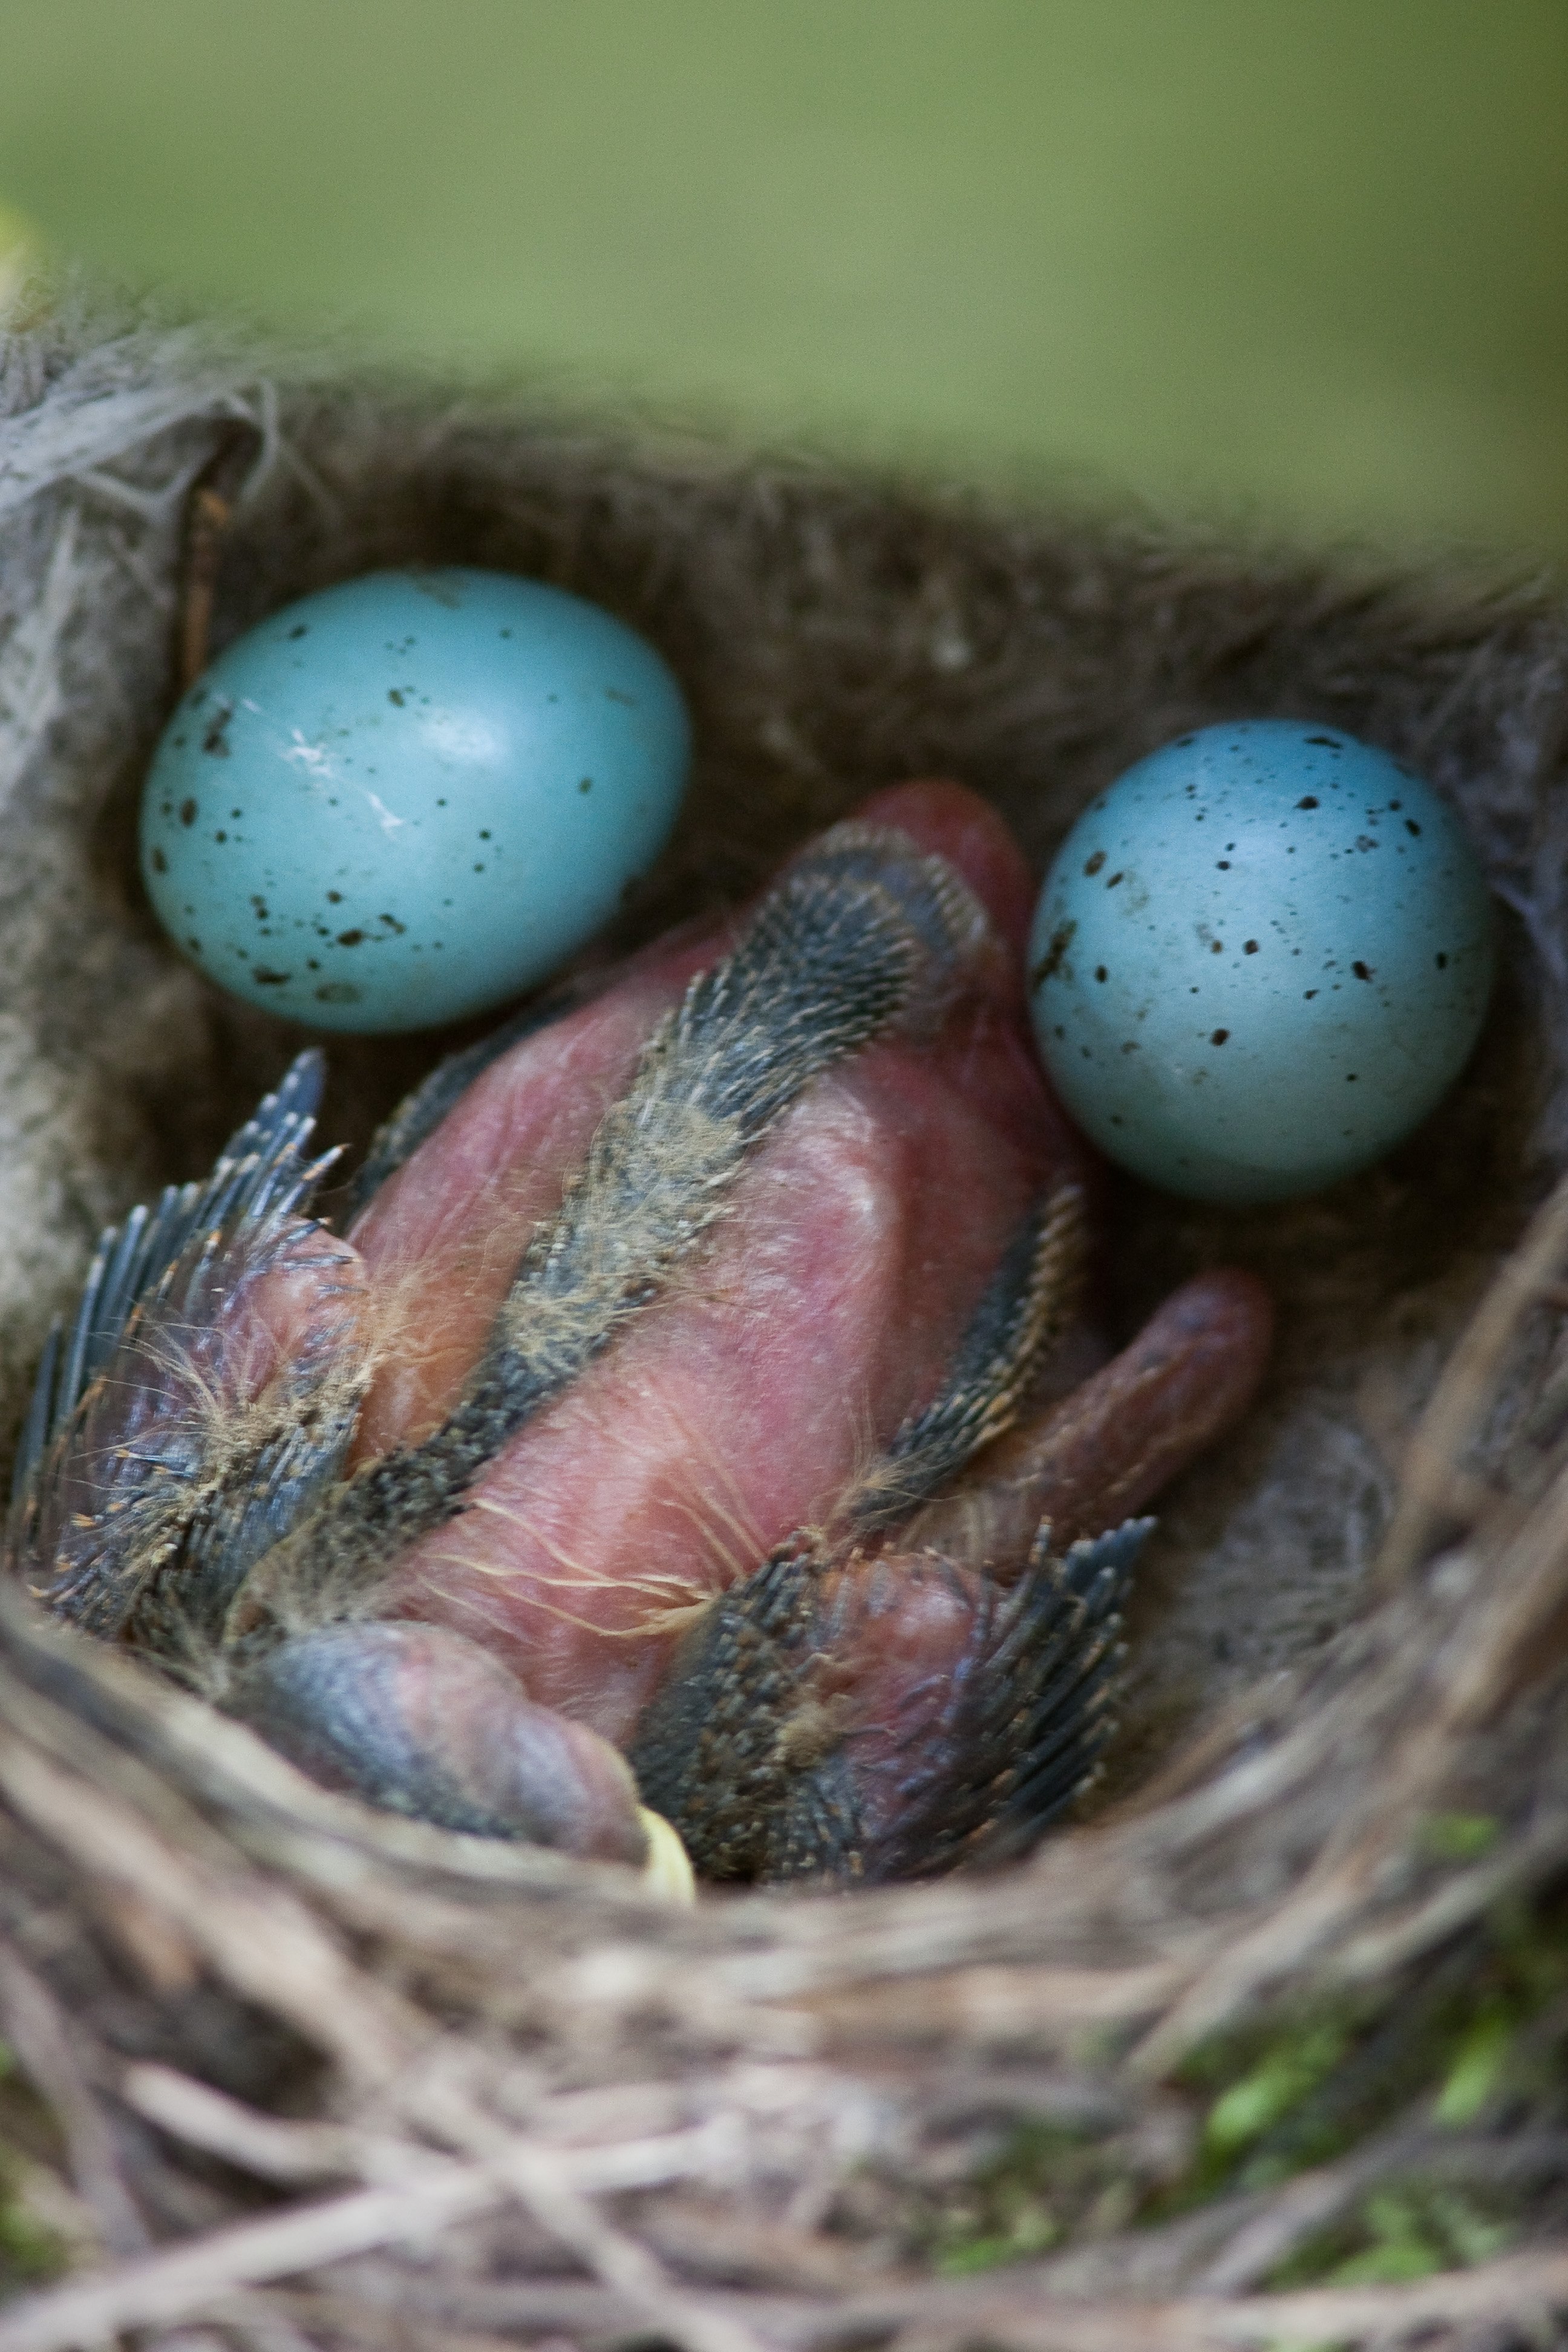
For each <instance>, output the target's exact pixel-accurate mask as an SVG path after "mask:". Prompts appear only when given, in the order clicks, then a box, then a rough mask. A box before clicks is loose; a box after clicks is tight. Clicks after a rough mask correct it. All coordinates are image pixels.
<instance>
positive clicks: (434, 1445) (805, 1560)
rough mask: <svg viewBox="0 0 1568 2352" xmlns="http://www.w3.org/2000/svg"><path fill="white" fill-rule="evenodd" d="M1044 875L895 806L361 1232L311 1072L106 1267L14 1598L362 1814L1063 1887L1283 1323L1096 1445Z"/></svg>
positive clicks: (1078, 1160)
mask: <svg viewBox="0 0 1568 2352" xmlns="http://www.w3.org/2000/svg"><path fill="white" fill-rule="evenodd" d="M1028 898H1029V881H1028V876H1027V872H1026V868H1025V867H1024V865H1023V861H1022V859H1021V857H1020V856H1019V855H1018V853H1017V851H1016V847H1015V846H1014V845H1013V844H1012V843H1011V842H1010V840H1009V839H1008V837H1007V836H1006V835H1005V829H1004V828H1003V827H1002V826H1001V824H1000V821H999V820H998V819H996V818H995V817H994V815H993V814H991V813H990V812H989V811H988V810H987V809H985V807H984V804H983V803H980V802H978V801H977V800H975V799H974V798H973V796H972V795H970V794H967V793H963V792H961V791H960V790H959V789H958V788H957V787H955V786H937V785H920V786H906V787H901V788H900V789H898V790H896V791H894V792H890V793H882V794H879V795H878V796H876V798H875V799H874V800H873V801H872V802H871V803H868V805H867V806H866V808H865V809H864V810H863V811H862V813H861V815H860V817H859V818H858V820H856V821H854V822H851V823H849V824H843V825H839V826H837V827H835V828H834V829H833V830H832V831H830V832H828V833H826V835H822V836H821V837H820V838H819V839H818V840H817V841H816V843H815V844H813V845H810V846H809V847H808V848H807V849H806V850H805V851H804V852H803V853H802V854H801V855H800V856H797V857H796V858H795V859H794V860H793V861H792V862H791V863H790V864H789V865H787V866H785V867H784V871H783V873H782V874H781V875H780V876H779V877H778V878H777V880H776V881H775V882H774V884H773V887H772V888H771V889H770V890H769V891H768V892H767V893H766V894H765V895H764V896H763V898H762V899H761V900H760V901H759V902H758V903H757V904H756V906H755V907H754V908H752V911H751V913H750V915H749V917H748V918H747V919H745V920H744V921H743V922H742V924H741V925H740V926H739V928H738V930H737V931H736V932H734V933H733V934H732V935H721V936H718V937H707V938H700V939H699V938H693V937H690V936H678V937H677V938H675V939H673V940H668V941H666V942H662V943H660V945H658V947H656V948H654V949H651V950H647V951H646V952H645V953H644V954H642V955H641V956H637V957H634V958H633V959H631V960H630V961H629V962H628V963H627V964H626V965H625V966H623V967H622V968H621V969H620V971H618V972H617V973H616V974H615V975H613V976H612V977H611V978H610V979H609V980H607V981H601V982H598V983H597V984H596V985H590V984H589V983H586V982H583V983H579V984H578V985H577V986H576V987H574V988H573V989H570V990H567V991H564V992H561V993H560V994H559V995H558V996H557V997H556V998H554V999H553V1000H551V1001H550V1002H548V1003H546V1005H545V1006H544V1007H543V1008H542V1009H540V1008H535V1009H534V1010H532V1011H531V1012H529V1013H525V1014H524V1015H522V1016H521V1017H520V1018H519V1019H517V1020H515V1021H514V1022H512V1023H511V1024H509V1025H508V1027H507V1028H506V1029H504V1030H503V1031H501V1032H500V1034H499V1035H498V1036H497V1037H496V1038H495V1039H493V1040H490V1041H489V1042H487V1043H486V1044H485V1045H481V1046H479V1047H477V1048H474V1049H472V1050H470V1052H468V1054H466V1055H459V1056H458V1057H456V1059H455V1060H453V1061H451V1062H448V1063H447V1064H445V1065H443V1066H441V1067H440V1068H439V1069H437V1071H436V1073H435V1074H434V1076H432V1077H431V1078H430V1079H429V1080H428V1081H427V1082H426V1085H425V1086H424V1087H421V1088H420V1089H419V1090H418V1092H417V1093H416V1095H415V1096H413V1097H411V1098H410V1099H409V1101H408V1102H407V1103H405V1105H404V1106H403V1108H401V1110H400V1111H399V1112H398V1113H397V1114H396V1115H395V1117H394V1118H393V1119H392V1121H391V1122H390V1123H389V1125H388V1127H387V1128H386V1129H384V1132H383V1134H382V1136H381V1137H380V1138H378V1139H377V1142H376V1144H375V1145H374V1147H373V1150H372V1152H371V1155H370V1158H369V1160H368V1161H367V1163H366V1166H365V1168H364V1169H363V1171H362V1172H361V1175H360V1177H359V1180H358V1181H357V1183H356V1185H355V1186H354V1188H353V1193H352V1196H351V1201H350V1205H349V1211H348V1214H347V1218H346V1220H345V1223H346V1230H345V1231H343V1232H342V1233H337V1232H334V1231H333V1230H332V1229H331V1227H330V1226H329V1225H328V1224H327V1223H324V1222H323V1221H321V1219H320V1218H319V1217H317V1216H315V1215H313V1214H312V1204H313V1203H314V1202H315V1200H316V1197H317V1195H318V1193H319V1192H321V1187H322V1185H323V1182H324V1180H325V1178H326V1177H327V1175H328V1172H329V1171H330V1170H331V1167H332V1166H333V1165H334V1163H335V1160H336V1155H335V1154H333V1153H328V1154H326V1155H325V1156H322V1157H315V1158H312V1157H311V1155H310V1134H311V1131H312V1127H313V1123H314V1118H315V1114H316V1109H317V1107H318V1103H319V1099H320V1095H321V1084H322V1077H323V1066H322V1063H321V1056H320V1055H318V1054H315V1053H308V1054H305V1055H301V1056H300V1059H299V1060H298V1061H297V1062H296V1063H295V1065H294V1066H293V1068H292V1069H291V1070H290V1071H289V1074H288V1076H287V1077H286V1078H285V1079H284V1081H283V1083H282V1085H281V1086H280V1087H279V1089H278V1091H277V1092H276V1094H274V1095H271V1096H268V1098H267V1100H266V1101H265V1102H264V1103H263V1104H262V1105H261V1107H260V1108H259V1109H258V1112H257V1114H256V1116H255V1118H253V1119H252V1120H251V1121H250V1122H249V1123H248V1124H247V1126H246V1127H245V1128H243V1129H241V1130H240V1131H239V1133H238V1134H237V1136H236V1137H235V1138H234V1139H233V1141H232V1142H231V1144H230V1145H229V1147H228V1149H227V1150H226V1152H225V1154H224V1156H223V1157H222V1159H221V1160H219V1162H218V1165H217V1167H216V1169H215V1170H214V1171H213V1174H212V1175H211V1177H210V1178H209V1179H208V1180H207V1181H206V1182H205V1184H191V1185H186V1186H184V1187H183V1188H175V1189H172V1190H171V1191H169V1192H166V1193H165V1194H164V1196H163V1200H162V1201H161V1202H159V1203H158V1205H157V1206H156V1207H155V1208H153V1209H150V1210H137V1211H135V1212H134V1213H132V1216H131V1217H130V1218H129V1219H128V1220H127V1221H126V1223H125V1224H124V1226H123V1227H121V1228H119V1229H117V1230H115V1231H111V1232H110V1234H106V1235H105V1237H104V1241H103V1243H102V1244H101V1246H100V1251H99V1253H98V1255H97V1258H96V1260H95V1262H94V1265H93V1267H92V1270H91V1273H90V1274H89V1278H88V1283H87V1286H86V1289H85V1292H84V1295H83V1297H82V1301H81V1304H80V1307H79V1311H78V1313H77V1315H76V1318H75V1319H74V1322H73V1323H72V1325H71V1327H70V1329H69V1331H68V1334H65V1333H62V1334H59V1335H57V1337H56V1338H55V1339H53V1340H51V1342H50V1345H49V1348H48V1349H47V1352H46V1355H45V1359H44V1361H43V1364H42V1366H41V1368H40V1370H39V1375H38V1380H37V1390H36V1392H35V1396H34V1401H33V1405H32V1409H31V1412H30V1414H29V1418H28V1422H27V1425H26V1431H25V1433H24V1435H23V1440H22V1444H21V1447H20V1451H19V1454H18V1459H17V1467H16V1491H15V1500H14V1504H13V1508H12V1514H11V1519H10V1524H9V1532H8V1539H7V1540H8V1549H9V1555H10V1560H11V1565H12V1567H13V1570H14V1571H15V1572H16V1573H18V1574H19V1575H21V1576H22V1577H23V1578H24V1579H25V1580H26V1583H27V1584H28V1585H29V1587H30V1588H31V1590H32V1591H33V1592H34V1593H35V1594H36V1595H37V1598H38V1599H39V1600H40V1601H41V1602H42V1603H43V1604H44V1605H45V1606H46V1607H47V1608H48V1609H49V1610H50V1611H52V1612H54V1613H55V1614H56V1615H58V1617H60V1618H62V1619H64V1620H65V1621H67V1622H69V1623H72V1624H74V1625H77V1626H79V1627H80V1628H82V1629H83V1630H84V1631H86V1632H88V1633H93V1634H96V1635H98V1636H100V1638H103V1639H106V1640H112V1641H117V1642H120V1643H124V1644H126V1645H127V1646H129V1647H130V1648H131V1649H132V1650H134V1651H136V1652H138V1653H140V1654H142V1655H143V1656H145V1657H147V1658H149V1659H151V1660H153V1662H155V1663H156V1664H158V1665H159V1666H161V1667H162V1668H163V1670H164V1671H166V1672H168V1673H170V1674H172V1675H176V1676H178V1677H179V1678H181V1679H183V1680H184V1681H185V1682H186V1683H188V1684H189V1685H192V1686H193V1687H195V1688H196V1689H197V1690H199V1691H201V1692H203V1693H204V1694H205V1695H206V1696H208V1697H209V1698H210V1699H211V1700H212V1701H213V1702H214V1703H215V1704H216V1705H217V1706H221V1707H222V1708H224V1709H225V1710H226V1711H227V1712H229V1713H231V1714H233V1715H235V1716H237V1717H240V1718H242V1719H243V1720H245V1721H247V1722H248V1723H250V1724H252V1725H253V1726H254V1727H255V1728H256V1729H257V1730H258V1731H259V1732H260V1733H261V1734H262V1736H263V1737H265V1738H267V1739H268V1740H269V1741H271V1742H272V1743H273V1744H274V1745H275V1746H276V1747H278V1748H279V1749H280V1750H281V1751H282V1752H283V1753H285V1754H286V1755H288V1756H289V1757H290V1758H292V1759H293V1760H294V1761H295V1762H296V1763H298V1764H299V1765H300V1767H301V1768H302V1769H305V1770H306V1771H308V1772H310V1773H311V1774H312V1775H314V1776H315V1777H316V1778H317V1779H319V1780H322V1781H324V1782H325V1783H327V1784H328V1785H329V1786H332V1787H336V1788H339V1789H344V1790H351V1791H353V1792H354V1793H356V1794H358V1795H360V1796H362V1797H364V1798H366V1799H368V1800H369V1801H372V1802H374V1803H377V1804H380V1805H383V1806H387V1807H390V1808H393V1809H394V1810H396V1811H401V1812H404V1813H405V1814H408V1815H411V1816H414V1817H416V1818H419V1819H423V1820H426V1821H430V1822H437V1823H439V1824H442V1825H444V1826H446V1827H448V1828H451V1829H457V1830H462V1831H467V1832H473V1833H479V1834H481V1835H489V1836H500V1837H513V1838H523V1839H529V1840H533V1841H535V1842H537V1843H542V1844H545V1845H551V1846H555V1847H557V1848H560V1849H562V1850H563V1851H565V1852H569V1853H578V1854H583V1855H588V1856H593V1857H596V1858H600V1859H607V1860H614V1861H622V1862H629V1863H643V1862H645V1861H646V1859H647V1853H648V1850H649V1839H650V1835H651V1836H653V1837H654V1838H655V1839H658V1837H659V1836H661V1835H664V1834H667V1833H666V1832H662V1831H661V1830H660V1827H659V1823H660V1822H669V1823H672V1824H673V1826H674V1829H675V1830H676V1832H678V1833H679V1837H680V1839H681V1841H682V1842H683V1843H684V1845H685V1848H686V1850H687V1852H688V1853H689V1856H690V1859H691V1861H692V1863H693V1864H694V1865H695V1867H696V1869H697V1871H698V1872H699V1874H700V1875H702V1876H704V1877H707V1878H710V1879H718V1880H731V1881H742V1882H762V1881H800V1880H813V1879H816V1880H824V1879H825V1880H828V1881H832V1882H836V1883H839V1884H847V1883H857V1882H858V1883H875V1882H879V1881H885V1880H889V1879H898V1878H908V1877H918V1876H922V1875H928V1874H933V1873H936V1872H941V1871H945V1870H948V1869H951V1868H952V1867H954V1866H955V1865H957V1864H965V1863H971V1862H983V1861H984V1862H993V1861H1000V1860H1003V1859H1005V1858H1006V1857H1008V1856H1010V1855H1013V1854H1016V1853H1021V1852H1023V1851H1025V1850H1026V1849H1027V1848H1028V1847H1029V1846H1030V1845H1031V1844H1032V1843H1034V1842H1035V1841H1036V1840H1037V1838H1038V1837H1039V1836H1040V1834H1041V1833H1042V1832H1043V1831H1044V1830H1045V1829H1046V1827H1047V1825H1048V1824H1049V1823H1050V1822H1052V1821H1053V1820H1054V1819H1056V1818H1057V1817H1058V1815H1059V1814H1060V1813H1061V1812H1062V1811H1063V1810H1064V1808H1066V1807H1067V1806H1068V1804H1069V1803H1070V1802H1071V1801H1072V1800H1073V1798H1074V1797H1075V1796H1076V1795H1077V1794H1078V1793H1079V1790H1081V1789H1082V1788H1083V1786H1084V1785H1085V1783H1086V1781H1087V1780H1088V1779H1089V1778H1090V1777H1091V1776H1092V1773H1093V1771H1094V1769H1095V1766H1096V1761H1097V1759H1098V1758H1099V1755H1100V1750H1101V1748H1103V1746H1104V1744H1105V1741H1106V1739H1107V1738H1108V1737H1109V1736H1110V1727H1111V1724H1110V1712H1109V1706H1110V1696H1111V1692H1112V1688H1113V1685H1114V1679H1115V1667H1116V1662H1117V1659H1118V1656H1119V1650H1118V1642H1117V1636H1118V1631H1119V1625H1120V1609H1121V1601H1122V1599H1123V1596H1124V1594H1125V1591H1126V1587H1127V1582H1128V1579H1129V1577H1130V1574H1131V1569H1132V1565H1133V1562H1134V1560H1135V1559H1136V1556H1137V1553H1138V1550H1139V1548H1140V1546H1141V1544H1142V1540H1143V1538H1144V1536H1145V1535H1146V1533H1147V1530H1148V1528H1149V1527H1150V1525H1151V1524H1152V1522H1150V1521H1148V1520H1146V1519H1142V1518H1139V1517H1136V1516H1134V1515H1135V1514H1136V1513H1137V1511H1138V1510H1139V1508H1140V1507H1141V1506H1142V1504H1143V1503H1144V1502H1145V1501H1146V1500H1147V1499H1148V1498H1149V1496H1151V1495H1152V1493H1153V1492H1154V1490H1155V1489H1156V1487H1157V1486H1159V1485H1160V1484H1161V1483H1162V1482H1163V1479H1164V1478H1166V1477H1167V1476H1169V1475H1171V1474H1172V1472H1173V1471H1174V1470H1175V1469H1176V1468H1178V1467H1180V1466H1181V1465H1183V1464H1184V1462H1186V1461H1187V1460H1189V1459H1190V1458H1191V1457H1192V1455H1193V1454H1194V1453H1195V1452H1196V1451H1197V1450H1199V1449H1200V1448H1201V1447H1202V1446H1203V1445H1204V1444H1207V1443H1208V1442H1210V1440H1212V1438H1213V1437H1214V1436H1215V1435H1216V1434H1217V1433H1219V1432H1220V1431H1222V1430H1223V1429H1224V1428H1225V1427H1226V1426H1227V1425H1228V1424H1229V1423H1231V1422H1232V1421H1233V1420H1234V1419H1235V1418H1236V1417H1237V1414H1238V1413H1239V1412H1241V1411H1242V1410H1243V1409H1244V1408H1245V1406H1246V1404H1247V1402H1248V1401H1249V1399H1250V1396H1251V1394H1252V1392H1253V1391H1254V1390H1255V1388H1256V1385H1257V1382H1258V1378H1259V1376H1260V1374H1261V1370H1262V1367H1263V1363H1264V1360H1265V1357H1266V1355H1267V1351H1268V1339H1269V1321H1270V1317H1269V1307H1268V1299H1267V1297H1266V1295H1265V1294H1264V1293H1263V1292H1262V1290H1261V1288H1260V1286H1258V1284H1257V1283H1256V1282H1255V1281H1253V1280H1252V1278H1251V1277H1250V1276H1244V1275H1241V1274H1238V1273H1235V1272H1221V1273H1216V1274H1212V1275H1207V1276H1200V1277H1199V1278H1198V1279H1197V1280H1195V1281H1194V1282H1192V1283H1189V1284H1188V1285H1186V1286H1185V1287H1184V1289H1183V1290H1182V1291H1180V1292H1178V1293H1177V1294H1176V1296H1175V1297H1174V1298H1173V1300H1171V1301H1168V1302H1167V1303H1166V1305H1165V1307H1163V1308H1162V1309H1161V1311H1160V1313H1159V1314H1158V1315H1156V1316H1155V1318H1153V1320H1152V1323H1151V1324H1150V1325H1149V1326H1148V1327H1146V1328H1145V1330H1144V1331H1143V1332H1142V1334H1141V1335H1140V1337H1139V1339H1137V1340H1135V1341H1134V1343H1133V1345H1132V1346H1131V1348H1130V1349H1128V1350H1127V1351H1125V1353H1124V1354H1123V1355H1122V1356H1121V1357H1118V1358H1116V1359H1115V1360H1113V1361H1111V1362H1110V1363H1109V1364H1104V1365H1101V1366H1100V1368H1099V1369H1098V1370H1094V1371H1092V1372H1091V1373H1090V1374H1089V1377H1088V1378H1087V1379H1086V1380H1083V1381H1080V1383H1079V1386H1078V1387H1077V1388H1076V1389H1073V1390H1071V1391H1069V1392H1068V1393H1067V1394H1065V1395H1064V1394H1062V1393H1060V1392H1059V1382H1058V1391H1057V1392H1054V1393H1053V1392H1052V1391H1051V1390H1050V1389H1049V1387H1048V1385H1047V1382H1048V1366H1049V1362H1050V1360H1051V1358H1052V1356H1053V1353H1059V1351H1060V1350H1061V1349H1062V1348H1063V1345H1064V1342H1065V1343H1067V1344H1068V1346H1070V1345H1071V1339H1070V1334H1071V1333H1072V1331H1073V1329H1074V1328H1075V1320H1076V1318H1075V1308H1076V1305H1077V1299H1078V1293H1079V1285H1080V1281H1081V1278H1082V1274H1083V1269H1084V1264H1085V1258H1086V1254H1087V1238H1086V1231H1087V1213H1086V1207H1085V1201H1086V1181H1087V1180H1088V1177H1089V1171H1088V1168H1087V1165H1086V1162H1085V1160H1084V1156H1083V1153H1082V1150H1081V1147H1080V1146H1079V1144H1078V1142H1077V1140H1076V1139H1075V1138H1074V1137H1073V1136H1072V1135H1071V1133H1070V1131H1069V1130H1068V1128H1067V1126H1066V1123H1065V1121H1064V1120H1063V1119H1062V1118H1061V1115H1060V1113H1059V1112H1058V1110H1057V1109H1056V1108H1055V1106H1054V1104H1053V1103H1052V1101H1051V1099H1050V1097H1049V1096H1048V1093H1047V1089H1046V1087H1045V1083H1044V1080H1043V1078H1042V1077H1041V1076H1040V1073H1039V1069H1038V1065H1037V1060H1036V1058H1035V1056H1034V1055H1033V1052H1032V1048H1031V1045H1030V1041H1029V1039H1028V1036H1027V1033H1026V1013H1025V1005H1024V999H1023V987H1022V977H1021V973H1022V958H1021V950H1020V940H1021V936H1022V932H1023V930H1024V929H1025V928H1026V921H1027V913H1028Z"/></svg>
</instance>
